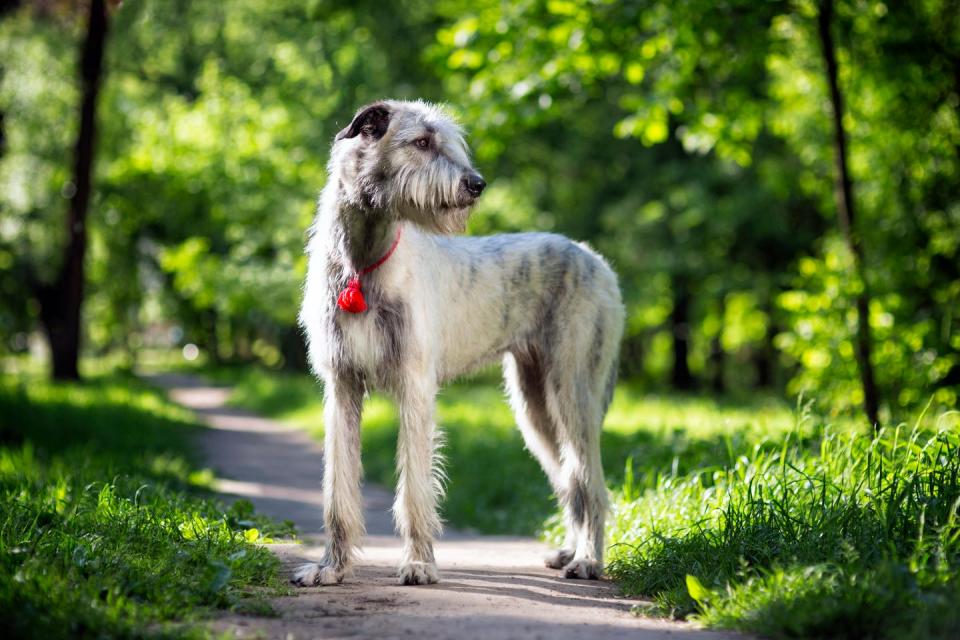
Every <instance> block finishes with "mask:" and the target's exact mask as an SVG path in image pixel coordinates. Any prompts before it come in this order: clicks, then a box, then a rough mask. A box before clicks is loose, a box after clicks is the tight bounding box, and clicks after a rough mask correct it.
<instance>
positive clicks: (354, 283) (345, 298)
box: [337, 224, 403, 313]
mask: <svg viewBox="0 0 960 640" xmlns="http://www.w3.org/2000/svg"><path fill="white" fill-rule="evenodd" d="M402 230H403V226H401V225H399V224H398V225H397V237H396V238H394V240H393V244H392V245H390V248H389V249H388V250H387V252H386V253H385V254H383V257H382V258H380V259H379V260H377V261H376V262H374V263H373V264H371V265H370V266H368V267H364V268H363V269H361V270H360V271H359V272H357V275H355V276H353V277H352V278H350V281H349V282H348V283H347V286H346V288H345V289H344V290H343V291H341V292H340V295H338V296H337V306H338V307H340V308H341V309H343V310H344V311H346V312H347V313H363V312H364V311H366V310H367V301H366V300H364V299H363V290H362V289H361V288H360V276H365V275H367V274H368V273H373V272H374V271H376V270H377V269H379V268H380V267H382V266H383V263H384V262H386V261H387V260H389V259H390V256H392V255H393V252H394V251H396V250H397V245H399V244H400V232H401V231H402Z"/></svg>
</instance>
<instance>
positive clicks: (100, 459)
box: [0, 377, 289, 638]
mask: <svg viewBox="0 0 960 640" xmlns="http://www.w3.org/2000/svg"><path fill="white" fill-rule="evenodd" d="M199 428H200V427H198V426H197V425H196V424H195V423H193V422H192V420H191V418H190V416H189V415H188V414H187V413H185V412H183V411H181V410H179V409H178V408H176V407H174V406H173V405H171V404H169V403H168V402H166V401H165V400H164V399H163V397H162V395H161V394H160V393H158V392H155V391H153V390H150V389H148V388H147V387H145V386H143V385H142V384H140V383H138V382H137V381H135V380H133V379H129V378H121V377H113V378H103V377H101V378H97V379H94V380H93V381H91V382H88V383H86V384H83V385H55V384H49V383H46V382H42V381H40V380H38V379H29V378H23V377H21V381H17V380H16V379H14V378H12V377H3V378H0V635H2V636H3V637H4V638H19V637H38V638H39V637H43V638H61V637H144V636H171V637H184V636H201V637H202V636H204V635H206V633H205V631H204V629H203V628H202V626H200V625H198V624H197V623H198V622H199V621H201V620H202V619H203V617H204V616H206V615H207V614H208V613H209V612H210V611H212V610H213V609H217V608H219V609H234V610H237V611H261V612H262V611H264V610H265V600H264V596H266V595H270V594H273V593H280V592H283V590H284V588H283V587H282V585H281V583H280V582H279V578H278V574H277V561H276V559H275V558H274V557H273V556H272V554H270V553H269V551H268V550H266V549H264V548H262V547H259V546H256V545H254V544H251V542H253V541H264V540H265V539H267V538H269V537H270V536H273V535H281V534H284V533H288V532H289V530H288V528H286V527H284V526H282V525H275V524H274V523H272V522H270V521H268V520H266V519H263V518H258V517H256V516H254V514H253V513H252V508H251V506H250V504H249V503H244V502H240V503H237V504H235V505H233V506H232V507H231V508H230V509H227V510H225V509H224V508H223V507H222V506H221V505H219V504H218V503H216V502H215V501H213V500H211V499H209V498H208V497H206V495H207V494H206V492H205V491H203V489H202V486H203V484H204V483H205V482H207V481H208V480H209V473H207V472H204V471H202V470H201V469H199V468H198V467H197V465H196V464H195V462H196V461H195V460H193V459H192V457H191V455H190V437H191V436H192V434H193V433H194V432H195V431H196V430H197V429H199Z"/></svg>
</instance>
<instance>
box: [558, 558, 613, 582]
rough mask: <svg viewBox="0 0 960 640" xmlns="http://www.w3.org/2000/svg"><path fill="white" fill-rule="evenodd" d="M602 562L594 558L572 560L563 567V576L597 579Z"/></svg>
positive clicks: (601, 571) (601, 573)
mask: <svg viewBox="0 0 960 640" xmlns="http://www.w3.org/2000/svg"><path fill="white" fill-rule="evenodd" d="M601 575H603V563H602V562H597V561H596V560H582V559H581V560H574V561H573V562H570V563H568V564H567V565H566V566H565V567H564V568H563V577H564V578H571V579H574V580H599V579H600V576H601Z"/></svg>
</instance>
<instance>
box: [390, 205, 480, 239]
mask: <svg viewBox="0 0 960 640" xmlns="http://www.w3.org/2000/svg"><path fill="white" fill-rule="evenodd" d="M472 208H473V205H463V206H449V207H446V206H441V207H436V208H431V209H423V208H421V207H414V206H408V207H402V208H399V210H398V211H397V214H398V216H399V217H401V218H404V219H406V220H409V221H410V222H413V223H414V224H416V225H417V226H419V227H422V228H423V229H425V230H427V231H432V232H433V233H442V234H447V235H451V234H456V233H463V232H464V231H466V228H467V219H468V218H469V217H470V211H471V210H472Z"/></svg>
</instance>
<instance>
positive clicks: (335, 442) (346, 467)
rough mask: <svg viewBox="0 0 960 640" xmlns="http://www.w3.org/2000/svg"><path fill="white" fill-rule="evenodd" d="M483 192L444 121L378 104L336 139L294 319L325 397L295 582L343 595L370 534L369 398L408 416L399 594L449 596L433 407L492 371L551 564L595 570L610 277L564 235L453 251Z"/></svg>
mask: <svg viewBox="0 0 960 640" xmlns="http://www.w3.org/2000/svg"><path fill="white" fill-rule="evenodd" d="M485 186H486V184H485V183H484V181H483V178H481V177H480V175H479V174H478V173H477V171H476V170H475V169H474V168H473V166H472V165H471V162H470V157H469V154H468V149H467V145H466V143H465V142H464V138H463V132H462V131H461V129H460V128H459V127H458V126H457V125H456V124H455V123H454V122H453V120H451V118H450V117H449V116H447V115H446V114H445V113H444V112H443V111H441V109H439V108H438V107H436V106H433V105H430V104H427V103H424V102H399V101H384V102H378V103H376V104H372V105H369V106H367V107H364V108H363V109H361V110H360V111H359V112H358V113H357V115H356V117H354V119H353V121H352V122H351V123H350V125H349V126H347V127H346V128H345V129H343V130H342V131H340V133H338V134H337V136H336V139H335V141H334V143H333V150H332V152H331V157H330V164H329V168H328V178H327V184H326V186H325V187H324V189H323V193H322V194H321V196H320V203H319V208H318V211H317V216H316V219H315V220H314V223H313V226H312V228H311V235H310V240H309V243H308V245H307V254H308V256H309V267H308V272H307V279H306V285H305V291H304V299H303V306H302V308H301V311H300V323H301V325H302V326H303V328H304V329H305V332H306V336H307V342H308V346H309V355H310V363H311V366H312V367H313V370H314V371H315V372H316V374H317V375H318V376H320V377H321V378H322V379H323V383H324V400H325V408H324V421H325V422H324V424H325V429H326V437H325V441H324V464H325V466H324V476H323V491H324V524H325V527H326V534H327V543H326V553H325V555H324V557H323V559H322V560H321V562H320V563H319V564H309V565H305V566H303V567H301V568H300V569H299V570H298V571H297V572H296V575H295V577H294V579H293V580H294V582H295V583H297V584H301V585H316V584H335V583H338V582H340V581H342V580H343V578H344V576H345V575H347V574H348V572H349V570H350V566H351V562H352V557H353V553H354V550H355V549H356V547H357V545H358V544H359V543H360V541H361V537H362V536H363V533H364V524H363V508H362V501H361V495H360V484H361V467H360V412H361V407H362V404H363V397H364V394H365V392H366V391H367V390H368V389H370V388H373V387H376V388H379V389H382V390H384V391H386V392H388V393H390V394H391V395H392V396H393V397H394V398H395V399H396V401H397V403H398V405H399V412H400V435H399V442H398V445H397V466H398V472H399V473H398V483H397V494H396V501H395V504H394V508H393V511H394V517H395V521H396V526H397V529H398V530H399V532H400V534H401V535H402V537H403V553H402V559H401V562H400V568H399V578H400V582H401V583H402V584H428V583H432V582H436V581H437V580H438V576H437V568H436V563H435V561H434V555H433V540H434V536H436V535H438V534H439V533H440V529H441V524H440V519H439V517H438V515H437V501H438V499H439V497H440V495H441V493H442V490H443V486H442V485H443V482H442V479H443V471H442V468H441V465H440V459H439V454H438V446H439V441H440V433H439V431H438V428H437V425H436V423H435V420H434V404H435V396H436V394H437V390H438V387H439V386H440V385H441V384H442V383H444V382H445V381H448V380H450V379H451V378H454V377H456V376H459V375H461V374H464V373H467V372H469V371H472V370H475V369H477V368H479V367H483V366H485V365H487V364H489V363H491V362H493V361H495V360H496V359H498V358H502V360H503V364H504V377H505V379H506V387H507V391H508V393H509V396H510V401H511V404H512V406H513V409H514V411H515V413H516V418H517V422H518V423H519V426H520V430H521V431H522V433H523V437H524V439H525V441H526V445H527V447H528V448H529V449H530V451H531V452H532V453H533V455H534V456H536V458H537V460H539V461H540V464H541V465H542V466H543V470H544V471H545V472H546V474H547V477H548V478H549V479H550V482H551V484H552V485H553V488H554V490H555V491H556V494H557V496H558V498H559V500H560V503H561V504H562V505H563V509H564V512H565V515H566V522H567V528H568V529H567V530H568V532H569V533H568V536H567V540H566V543H565V544H564V546H563V547H562V548H561V549H559V550H557V551H555V552H553V553H552V554H551V555H550V556H548V558H547V565H548V566H550V567H554V568H558V569H563V575H565V576H566V577H568V578H598V577H599V576H600V574H601V572H602V569H603V548H604V546H603V526H604V516H605V511H606V504H607V496H606V488H605V485H604V478H603V470H602V468H601V464H600V428H601V423H602V422H603V416H604V413H605V412H606V409H607V406H608V405H609V403H610V397H611V394H612V392H613V387H614V382H615V377H616V359H617V352H618V349H619V343H620V337H621V333H622V327H623V319H624V311H623V305H622V304H621V301H620V292H619V289H618V287H617V279H616V276H615V275H614V273H613V271H611V269H610V267H608V266H607V264H606V263H605V262H604V260H603V259H602V258H601V257H600V256H598V255H597V254H596V253H594V252H593V251H592V250H590V249H589V248H588V247H587V246H586V245H583V244H579V243H575V242H573V241H571V240H568V239H567V238H564V237H562V236H558V235H552V234H547V233H520V234H504V235H495V236H490V237H453V236H451V235H450V234H452V233H454V232H458V231H462V230H463V228H464V225H465V222H466V219H467V216H468V214H469V211H470V208H471V207H472V205H473V204H474V202H475V201H476V200H477V198H478V197H479V196H480V194H481V192H482V191H483V189H484V187H485Z"/></svg>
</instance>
